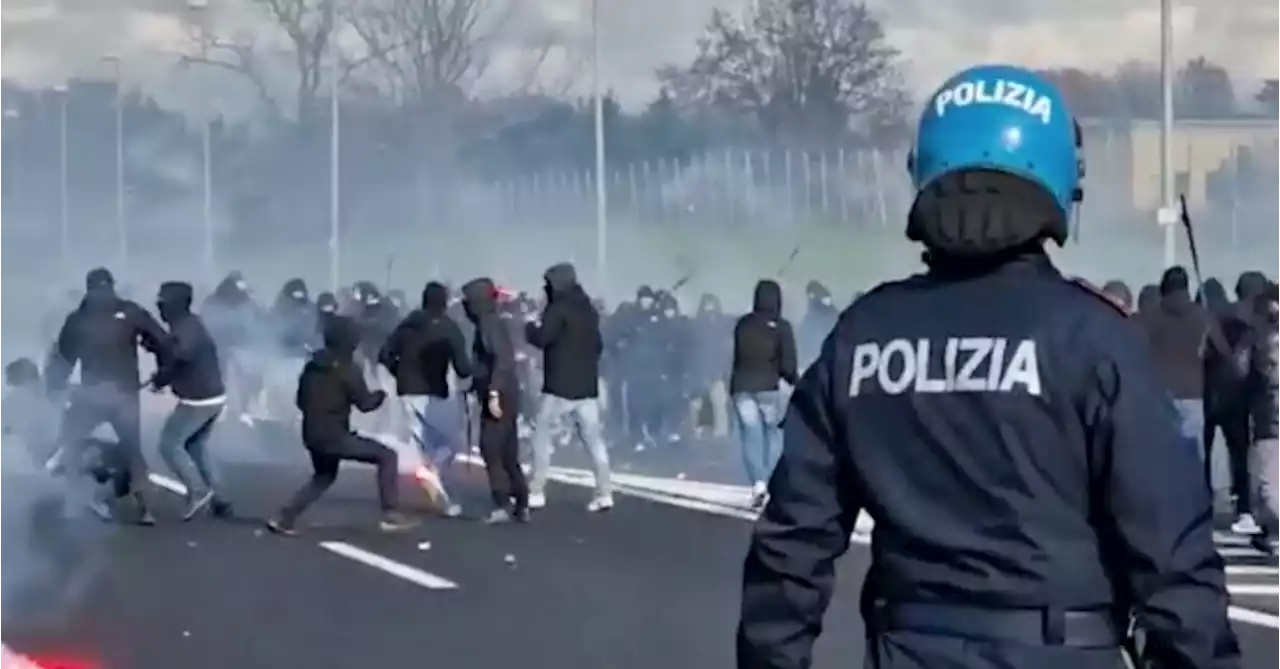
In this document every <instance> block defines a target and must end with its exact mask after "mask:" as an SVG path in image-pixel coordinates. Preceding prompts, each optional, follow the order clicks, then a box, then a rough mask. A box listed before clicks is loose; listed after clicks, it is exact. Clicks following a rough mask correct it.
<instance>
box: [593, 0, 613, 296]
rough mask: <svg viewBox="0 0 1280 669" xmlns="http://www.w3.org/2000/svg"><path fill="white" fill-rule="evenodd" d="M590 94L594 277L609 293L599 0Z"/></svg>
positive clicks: (597, 0) (595, 11)
mask: <svg viewBox="0 0 1280 669" xmlns="http://www.w3.org/2000/svg"><path fill="white" fill-rule="evenodd" d="M591 96H592V98H594V101H595V126H596V127H595V130H596V280H597V281H598V282H599V283H600V286H599V288H598V290H599V291H600V297H604V296H605V295H607V294H608V292H609V279H608V267H609V210H608V205H609V190H608V186H607V185H606V184H605V180H604V100H603V99H601V97H600V0H591Z"/></svg>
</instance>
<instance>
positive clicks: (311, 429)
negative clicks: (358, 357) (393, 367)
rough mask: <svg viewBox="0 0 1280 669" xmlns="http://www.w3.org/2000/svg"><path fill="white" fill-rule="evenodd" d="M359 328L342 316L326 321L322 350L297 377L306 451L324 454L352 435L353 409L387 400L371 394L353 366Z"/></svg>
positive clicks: (382, 395) (372, 406)
mask: <svg viewBox="0 0 1280 669" xmlns="http://www.w3.org/2000/svg"><path fill="white" fill-rule="evenodd" d="M359 344H360V326H359V325H358V324H357V323H356V322H355V321H353V320H351V319H350V318H347V317H345V316H334V317H333V318H332V319H329V320H328V321H327V323H326V326H325V331H324V348H322V349H320V350H318V351H316V352H315V353H313V354H312V355H311V359H310V360H308V361H307V364H306V365H305V366H303V368H302V374H301V375H300V376H299V377H298V394H297V397H296V403H297V406H298V408H299V409H300V410H302V442H303V443H304V444H305V445H306V447H307V450H310V451H314V452H318V453H325V452H329V451H331V450H333V447H334V445H335V444H337V443H339V442H340V441H341V440H342V439H345V438H346V437H347V436H348V435H350V434H351V409H352V407H354V408H356V409H358V410H359V411H362V412H365V413H367V412H370V411H373V410H374V409H377V408H378V407H379V406H381V405H382V403H383V401H385V400H386V398H387V394H386V393H385V392H383V391H381V390H375V391H372V392H370V390H369V386H368V385H366V384H365V381H364V374H362V373H361V371H360V368H359V367H357V366H356V362H355V353H356V347H357V346H359Z"/></svg>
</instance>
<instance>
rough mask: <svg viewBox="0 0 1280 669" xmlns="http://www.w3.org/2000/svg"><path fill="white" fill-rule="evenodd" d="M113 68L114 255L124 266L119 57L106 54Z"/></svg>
mask: <svg viewBox="0 0 1280 669" xmlns="http://www.w3.org/2000/svg"><path fill="white" fill-rule="evenodd" d="M104 60H106V61H107V62H108V63H111V64H112V65H113V66H114V68H115V71H114V76H115V88H116V91H115V102H116V245H117V246H116V254H117V256H118V257H117V258H116V260H117V263H118V265H120V266H124V265H126V264H127V263H128V261H129V230H128V226H127V225H126V224H125V220H124V95H123V92H124V91H123V86H122V83H123V82H122V81H121V78H120V65H121V62H120V57H119V56H117V55H114V54H108V55H107V56H105V57H104Z"/></svg>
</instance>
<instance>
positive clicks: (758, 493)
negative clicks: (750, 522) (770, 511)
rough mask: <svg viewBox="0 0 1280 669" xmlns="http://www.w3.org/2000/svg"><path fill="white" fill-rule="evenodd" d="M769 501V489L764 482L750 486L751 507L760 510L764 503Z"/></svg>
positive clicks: (757, 482)
mask: <svg viewBox="0 0 1280 669" xmlns="http://www.w3.org/2000/svg"><path fill="white" fill-rule="evenodd" d="M767 501H769V487H768V486H767V485H765V482H764V481H756V482H755V484H754V485H752V486H751V506H752V507H754V508H756V509H760V508H763V507H764V505H765V502H767Z"/></svg>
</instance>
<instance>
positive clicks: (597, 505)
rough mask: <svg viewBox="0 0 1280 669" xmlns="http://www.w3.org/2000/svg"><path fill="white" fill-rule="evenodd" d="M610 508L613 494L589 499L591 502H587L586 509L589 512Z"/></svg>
mask: <svg viewBox="0 0 1280 669" xmlns="http://www.w3.org/2000/svg"><path fill="white" fill-rule="evenodd" d="M612 508H613V495H606V496H604V497H596V498H595V499H592V500H591V503H589V504H587V511H590V512H591V513H597V512H600V511H608V510H609V509H612Z"/></svg>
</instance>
